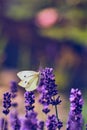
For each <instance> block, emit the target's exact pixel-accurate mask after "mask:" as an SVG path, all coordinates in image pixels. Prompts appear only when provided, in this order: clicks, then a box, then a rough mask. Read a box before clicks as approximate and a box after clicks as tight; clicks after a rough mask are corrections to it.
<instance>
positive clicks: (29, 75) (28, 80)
mask: <svg viewBox="0 0 87 130" xmlns="http://www.w3.org/2000/svg"><path fill="white" fill-rule="evenodd" d="M17 76H18V77H19V78H20V79H21V81H20V82H19V83H18V85H19V86H21V87H23V88H25V89H26V90H27V91H33V90H35V89H36V88H37V84H38V82H39V72H36V71H20V72H18V73H17Z"/></svg>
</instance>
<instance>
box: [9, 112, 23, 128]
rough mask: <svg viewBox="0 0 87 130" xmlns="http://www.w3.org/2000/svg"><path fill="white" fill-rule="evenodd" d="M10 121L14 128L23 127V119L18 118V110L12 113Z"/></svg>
mask: <svg viewBox="0 0 87 130" xmlns="http://www.w3.org/2000/svg"><path fill="white" fill-rule="evenodd" d="M10 121H11V128H12V130H20V128H21V121H20V119H19V118H18V113H17V112H13V113H11V115H10Z"/></svg>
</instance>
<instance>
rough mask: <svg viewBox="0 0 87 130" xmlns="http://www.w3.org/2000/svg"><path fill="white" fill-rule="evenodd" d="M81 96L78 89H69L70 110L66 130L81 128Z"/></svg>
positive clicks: (78, 129)
mask: <svg viewBox="0 0 87 130" xmlns="http://www.w3.org/2000/svg"><path fill="white" fill-rule="evenodd" d="M82 107H83V98H82V94H81V91H80V90H78V89H74V88H72V89H71V94H70V112H69V119H68V123H67V130H82V126H83V117H82V113H81V112H82Z"/></svg>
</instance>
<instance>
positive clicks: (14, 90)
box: [10, 81, 18, 98]
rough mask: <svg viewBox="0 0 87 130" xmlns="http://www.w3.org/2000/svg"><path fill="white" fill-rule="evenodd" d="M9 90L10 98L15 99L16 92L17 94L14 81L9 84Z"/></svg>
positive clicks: (16, 86)
mask: <svg viewBox="0 0 87 130" xmlns="http://www.w3.org/2000/svg"><path fill="white" fill-rule="evenodd" d="M10 90H11V95H12V98H15V97H16V96H17V95H16V94H17V92H18V85H17V83H16V82H15V81H12V82H11V84H10Z"/></svg>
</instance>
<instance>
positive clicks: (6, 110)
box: [3, 92, 11, 115]
mask: <svg viewBox="0 0 87 130" xmlns="http://www.w3.org/2000/svg"><path fill="white" fill-rule="evenodd" d="M10 107H11V94H10V93H9V92H6V93H4V95H3V108H4V110H3V113H4V114H5V115H7V114H8V113H9V112H10V110H9V108H10Z"/></svg>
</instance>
